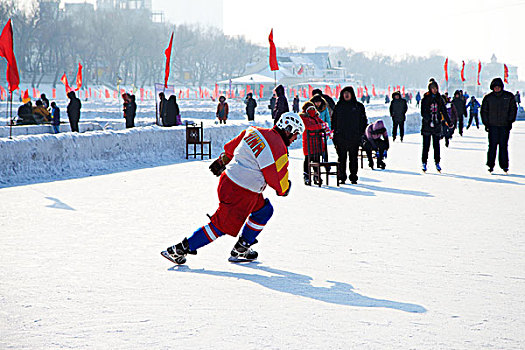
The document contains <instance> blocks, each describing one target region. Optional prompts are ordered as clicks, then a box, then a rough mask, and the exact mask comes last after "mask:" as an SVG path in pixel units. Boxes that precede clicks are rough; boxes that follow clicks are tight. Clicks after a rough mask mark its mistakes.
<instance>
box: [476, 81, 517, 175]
mask: <svg viewBox="0 0 525 350" xmlns="http://www.w3.org/2000/svg"><path fill="white" fill-rule="evenodd" d="M503 88H504V85H503V81H502V80H501V78H495V79H494V80H492V82H491V83H490V89H491V90H492V92H491V93H489V94H487V95H486V96H485V97H484V98H483V102H482V103H481V120H482V121H483V125H485V131H486V132H488V138H489V149H488V152H487V166H488V167H489V172H491V173H492V172H493V171H494V165H495V164H496V150H497V149H498V148H499V157H498V159H499V166H500V167H501V169H502V170H503V171H504V172H505V173H507V172H508V171H509V153H508V143H509V135H510V130H511V129H512V123H514V122H515V121H516V115H517V114H518V107H517V106H516V98H515V97H514V95H513V94H512V93H510V92H508V91H505V90H503Z"/></svg>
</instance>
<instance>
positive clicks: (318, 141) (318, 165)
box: [305, 130, 339, 187]
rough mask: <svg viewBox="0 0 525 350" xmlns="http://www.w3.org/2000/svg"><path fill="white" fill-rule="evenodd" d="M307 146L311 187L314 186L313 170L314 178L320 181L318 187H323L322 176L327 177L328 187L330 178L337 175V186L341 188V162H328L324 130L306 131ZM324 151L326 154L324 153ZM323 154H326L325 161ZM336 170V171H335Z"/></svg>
mask: <svg viewBox="0 0 525 350" xmlns="http://www.w3.org/2000/svg"><path fill="white" fill-rule="evenodd" d="M305 136H306V138H307V139H306V141H307V142H306V145H307V151H308V156H307V162H308V179H309V182H310V185H311V184H312V170H313V174H314V176H316V177H317V179H318V183H317V184H318V185H319V187H321V175H323V174H325V175H326V185H327V186H328V178H329V176H330V175H335V176H336V178H337V186H339V176H338V169H339V162H329V161H328V149H327V142H326V141H327V135H326V132H325V131H324V130H315V131H310V130H307V131H306V135H305ZM323 150H324V152H323ZM323 153H325V154H326V160H327V161H323ZM333 169H335V170H333Z"/></svg>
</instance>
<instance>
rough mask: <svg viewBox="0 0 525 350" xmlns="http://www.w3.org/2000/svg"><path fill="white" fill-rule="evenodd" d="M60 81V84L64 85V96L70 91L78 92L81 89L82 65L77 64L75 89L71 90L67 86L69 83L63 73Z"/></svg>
mask: <svg viewBox="0 0 525 350" xmlns="http://www.w3.org/2000/svg"><path fill="white" fill-rule="evenodd" d="M60 81H61V82H62V84H64V86H65V88H66V94H68V93H69V92H70V91H78V90H80V88H81V87H82V64H80V62H78V71H77V78H76V79H75V83H76V85H77V87H76V89H73V88H72V87H71V86H69V83H68V81H67V75H66V73H65V72H64V75H62V78H60Z"/></svg>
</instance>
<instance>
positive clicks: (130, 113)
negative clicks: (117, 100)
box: [125, 94, 137, 129]
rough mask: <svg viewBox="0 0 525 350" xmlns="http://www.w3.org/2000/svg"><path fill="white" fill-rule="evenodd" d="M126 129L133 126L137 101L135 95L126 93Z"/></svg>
mask: <svg viewBox="0 0 525 350" xmlns="http://www.w3.org/2000/svg"><path fill="white" fill-rule="evenodd" d="M125 113H126V129H130V128H133V127H135V116H136V115H137V103H136V102H135V95H130V94H128V106H127V108H126V112H125Z"/></svg>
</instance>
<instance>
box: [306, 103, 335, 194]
mask: <svg viewBox="0 0 525 350" xmlns="http://www.w3.org/2000/svg"><path fill="white" fill-rule="evenodd" d="M299 116H300V117H301V119H302V120H303V123H304V127H305V130H304V132H303V154H304V167H303V171H304V184H305V185H310V177H309V176H308V162H309V161H311V162H312V161H313V162H319V161H320V160H321V156H322V155H323V153H324V152H325V151H326V145H325V144H324V140H322V139H321V140H314V139H309V138H308V131H315V130H326V129H327V127H328V126H327V124H326V123H325V122H323V121H322V120H321V118H319V112H318V111H317V109H316V108H315V105H314V104H313V103H312V102H310V101H308V102H306V103H305V104H304V106H303V112H302V113H301V114H299ZM308 144H310V154H308ZM318 181H321V179H318V178H317V177H315V176H314V183H315V184H317V183H318Z"/></svg>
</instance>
